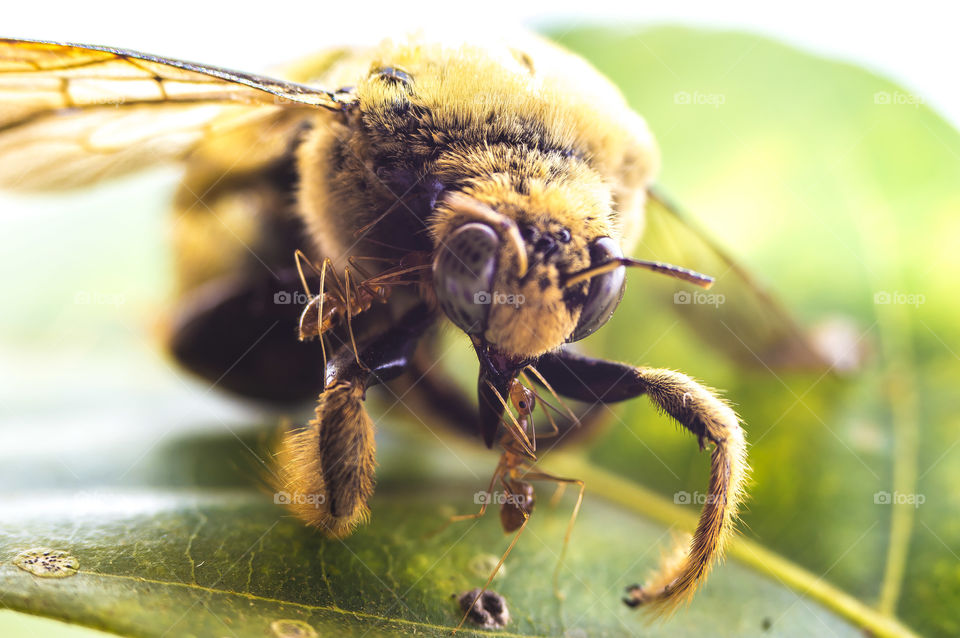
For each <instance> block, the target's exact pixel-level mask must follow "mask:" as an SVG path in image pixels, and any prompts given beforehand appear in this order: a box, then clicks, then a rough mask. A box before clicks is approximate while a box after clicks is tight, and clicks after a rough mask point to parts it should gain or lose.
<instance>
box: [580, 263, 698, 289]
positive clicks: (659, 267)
mask: <svg viewBox="0 0 960 638" xmlns="http://www.w3.org/2000/svg"><path fill="white" fill-rule="evenodd" d="M621 266H627V267H630V268H643V269H644V270H651V271H653V272H657V273H660V274H661V275H667V276H669V277H673V278H674V279H682V280H683V281H686V282H689V283H691V284H695V285H697V286H700V287H701V288H709V287H710V286H712V285H713V282H714V279H713V277H711V276H709V275H704V274H702V273H698V272H697V271H695V270H690V269H689V268H683V267H681V266H675V265H673V264H668V263H664V262H662V261H647V260H646V259H633V258H631V257H615V258H613V259H610V260H608V261H605V262H603V263H602V264H598V265H596V266H589V267H587V268H584V269H583V270H579V271H577V272H575V273H571V274H570V275H568V276H567V278H566V280H565V281H564V283H563V286H564V287H565V288H567V287H570V286H574V285H576V284H579V283H580V282H582V281H587V280H589V279H592V278H594V277H596V276H597V275H602V274H604V273H608V272H610V271H611V270H615V269H617V268H619V267H621Z"/></svg>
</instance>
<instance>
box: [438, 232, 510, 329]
mask: <svg viewBox="0 0 960 638" xmlns="http://www.w3.org/2000/svg"><path fill="white" fill-rule="evenodd" d="M499 249H500V238H499V237H498V236H497V233H496V232H494V230H493V229H492V228H490V227H489V226H487V225H486V224H480V223H470V224H464V225H463V226H461V227H460V228H458V229H457V230H455V231H454V232H453V233H451V234H450V235H449V236H448V237H447V238H446V239H445V240H443V243H442V244H441V245H440V247H439V248H438V249H437V254H436V257H435V258H434V260H433V286H434V289H435V291H436V294H437V300H438V301H439V302H440V307H441V308H442V309H443V311H444V312H445V313H446V315H447V317H449V318H450V320H451V321H452V322H453V323H455V324H456V325H457V326H458V327H459V328H460V329H461V330H463V331H464V332H466V333H467V334H481V333H483V332H484V331H485V330H486V327H487V325H486V324H487V315H488V314H489V312H490V304H491V301H492V298H493V297H492V296H493V291H492V290H491V288H492V286H493V279H494V275H495V274H496V269H497V258H498V253H499Z"/></svg>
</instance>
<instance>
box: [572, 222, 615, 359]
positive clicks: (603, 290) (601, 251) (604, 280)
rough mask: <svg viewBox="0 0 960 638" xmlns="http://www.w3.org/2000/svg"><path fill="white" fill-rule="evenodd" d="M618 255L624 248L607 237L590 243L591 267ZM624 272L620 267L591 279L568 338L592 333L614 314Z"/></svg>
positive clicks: (577, 339)
mask: <svg viewBox="0 0 960 638" xmlns="http://www.w3.org/2000/svg"><path fill="white" fill-rule="evenodd" d="M618 257H623V251H622V250H620V246H619V245H617V242H615V241H614V240H613V239H611V238H610V237H601V238H600V239H598V240H596V241H595V242H593V244H591V246H590V263H591V264H592V265H594V266H596V265H598V264H602V263H603V262H605V261H610V260H611V259H616V258H618ZM626 271H627V269H626V268H624V267H623V266H620V267H619V268H615V269H613V270H611V271H610V272H605V273H603V274H602V275H597V276H595V277H593V278H592V279H590V284H589V288H588V289H587V298H586V300H585V301H584V302H583V309H582V310H581V311H580V320H579V321H578V322H577V327H576V329H575V330H574V331H573V334H572V335H570V338H569V339H567V341H579V340H580V339H583V338H584V337H586V336H588V335H590V334H593V333H594V332H596V330H597V329H598V328H600V326H602V325H603V324H605V323H607V321H608V320H609V319H610V317H611V316H613V311H614V310H616V309H617V306H618V305H620V300H621V299H622V298H623V289H624V283H625V279H626Z"/></svg>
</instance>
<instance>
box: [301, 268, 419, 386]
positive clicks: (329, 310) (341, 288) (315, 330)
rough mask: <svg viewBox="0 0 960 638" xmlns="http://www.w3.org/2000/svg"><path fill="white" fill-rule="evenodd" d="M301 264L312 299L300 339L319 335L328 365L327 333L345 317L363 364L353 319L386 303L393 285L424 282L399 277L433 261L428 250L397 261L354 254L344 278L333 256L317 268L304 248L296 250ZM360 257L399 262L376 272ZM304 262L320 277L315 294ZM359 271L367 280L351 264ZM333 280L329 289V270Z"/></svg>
mask: <svg viewBox="0 0 960 638" xmlns="http://www.w3.org/2000/svg"><path fill="white" fill-rule="evenodd" d="M294 257H295V259H296V264H297V272H298V273H299V275H300V283H301V284H302V285H303V288H304V291H305V292H306V293H307V296H308V297H310V301H309V302H308V303H307V305H306V307H305V308H304V309H303V313H302V314H301V315H300V326H299V338H300V341H309V340H310V339H315V338H319V339H320V348H321V350H322V352H323V366H324V369H326V366H327V348H326V344H325V343H324V336H325V335H326V334H327V333H328V332H329V331H330V330H332V329H334V328H336V327H338V326H340V325H341V324H342V322H343V321H344V319H345V320H346V322H347V330H348V332H349V334H350V344H351V345H352V346H353V353H354V356H355V357H356V359H357V363H358V364H360V366H361V367H363V363H362V362H361V361H360V354H359V351H358V350H357V341H356V338H355V337H354V334H353V322H352V320H353V318H354V317H356V316H357V315H359V314H361V313H363V312H365V311H367V310H369V309H370V308H371V307H372V306H373V304H374V302H379V303H386V302H387V300H388V299H389V298H390V293H391V292H392V288H391V286H408V285H416V284H420V283H421V281H419V280H416V279H414V280H401V279H398V278H399V277H401V276H403V275H406V274H409V273H413V272H420V271H423V270H427V269H429V268H430V267H431V266H430V261H429V256H428V255H426V253H418V252H413V253H409V254H407V255H406V256H404V257H403V258H402V259H400V260H399V262H397V261H396V260H393V259H387V258H382V257H360V256H352V257H348V258H347V263H348V264H349V266H347V267H345V268H344V269H343V280H342V281H341V279H340V277H338V276H337V271H336V268H335V267H334V265H333V260H331V259H330V258H329V257H327V258H326V259H324V260H323V262H322V263H321V264H320V267H319V268H317V267H316V266H315V265H314V264H313V262H311V261H310V259H309V258H308V257H307V256H306V255H304V253H303V251H301V250H297V251H296V252H295V253H294ZM359 260H367V261H377V262H391V263H397V265H396V266H394V267H392V268H388V269H386V270H384V271H383V272H381V273H379V274H377V275H372V274H371V273H370V272H369V271H367V270H366V269H365V268H363V267H362V266H361V265H360V264H359V263H358V262H359ZM301 261H304V262H306V263H307V265H308V266H309V267H310V269H311V270H312V271H313V272H314V273H316V274H317V275H319V276H320V290H319V292H318V294H316V295H314V294H313V293H312V292H311V291H310V286H309V285H308V284H307V279H306V277H305V276H304V273H303V266H302V263H301ZM351 266H352V267H353V269H354V271H356V272H357V273H359V274H360V275H361V276H363V277H364V279H362V280H360V281H359V282H358V281H356V278H355V277H352V276H351V274H352V273H351V270H350V267H351ZM328 270H329V272H330V277H331V279H332V280H333V286H332V287H331V288H332V289H331V290H326V288H327V285H326V283H327V271H328Z"/></svg>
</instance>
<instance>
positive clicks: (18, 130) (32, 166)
mask: <svg viewBox="0 0 960 638" xmlns="http://www.w3.org/2000/svg"><path fill="white" fill-rule="evenodd" d="M352 103H353V98H352V97H351V95H350V94H348V93H345V92H332V91H326V90H323V89H319V88H315V87H312V86H307V85H304V84H297V83H293V82H287V81H284V80H278V79H273V78H268V77H263V76H258V75H252V74H249V73H243V72H239V71H231V70H227V69H221V68H218V67H212V66H205V65H201V64H195V63H193V62H183V61H180V60H171V59H168V58H161V57H157V56H153V55H149V54H144V53H137V52H135V51H126V50H122V49H112V48H109V47H99V46H87V45H74V44H62V43H56V42H38V41H29V40H12V39H0V186H2V187H7V188H18V189H36V188H66V187H72V186H77V185H80V184H85V183H89V182H91V181H94V180H97V179H100V178H103V177H109V176H114V175H117V174H119V173H122V172H127V171H131V170H135V169H137V168H141V167H143V166H145V165H147V164H151V163H155V162H159V161H164V160H171V159H179V158H181V157H183V155H184V154H185V153H187V152H189V150H190V149H192V148H193V147H194V146H195V145H196V143H197V142H198V141H199V140H201V139H203V137H204V136H205V135H207V134H208V133H209V132H210V131H211V129H213V128H215V127H224V128H229V127H233V126H236V125H238V124H239V123H249V122H250V121H251V120H256V119H259V118H264V119H265V120H269V119H271V118H274V117H276V116H277V113H278V112H280V111H290V110H298V111H300V112H301V113H302V112H303V110H304V109H307V110H309V109H329V110H338V111H339V110H343V109H346V108H348V107H349V106H350V105H351V104H352Z"/></svg>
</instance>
